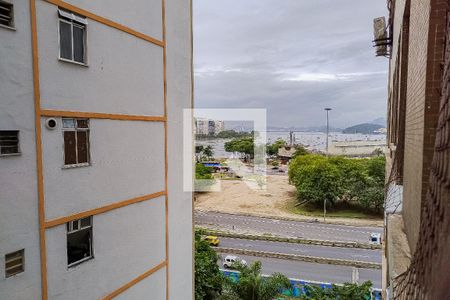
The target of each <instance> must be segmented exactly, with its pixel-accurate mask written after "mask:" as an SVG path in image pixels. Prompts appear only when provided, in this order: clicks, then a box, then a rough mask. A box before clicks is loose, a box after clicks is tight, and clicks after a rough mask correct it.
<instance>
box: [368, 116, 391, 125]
mask: <svg viewBox="0 0 450 300" xmlns="http://www.w3.org/2000/svg"><path fill="white" fill-rule="evenodd" d="M369 123H370V124H377V125H383V127H386V124H387V122H386V118H377V119H375V120H373V121H371V122H369Z"/></svg>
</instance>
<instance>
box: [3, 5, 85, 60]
mask: <svg viewBox="0 0 450 300" xmlns="http://www.w3.org/2000/svg"><path fill="white" fill-rule="evenodd" d="M0 1H1V0H0ZM61 11H63V12H65V13H67V14H72V15H74V16H75V14H74V13H72V12H70V11H64V10H61V9H58V24H57V28H58V60H60V61H63V62H68V63H73V64H76V65H80V66H84V67H88V66H89V65H88V55H87V51H88V47H87V40H88V38H87V35H88V32H87V21H86V23H85V24H83V23H81V22H77V21H76V20H75V19H72V18H69V17H66V16H63V15H61V13H60V12H61ZM77 17H78V18H81V19H85V20H86V17H84V16H78V15H77ZM60 22H64V23H66V24H69V25H70V39H71V42H72V49H71V54H72V59H68V58H65V57H61V30H60ZM74 26H76V27H79V28H83V29H84V30H83V62H79V61H76V60H75V53H74V39H73V27H74Z"/></svg>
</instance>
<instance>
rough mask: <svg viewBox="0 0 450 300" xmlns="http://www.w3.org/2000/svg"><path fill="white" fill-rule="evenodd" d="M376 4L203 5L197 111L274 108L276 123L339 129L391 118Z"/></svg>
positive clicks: (201, 1) (380, 9) (198, 24)
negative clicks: (375, 27)
mask: <svg viewBox="0 0 450 300" xmlns="http://www.w3.org/2000/svg"><path fill="white" fill-rule="evenodd" d="M383 14H385V1H382V0H380V1H373V0H338V1H337V0H277V1H275V0H245V1H243V0H227V1H217V0H195V1H194V59H195V84H196V87H195V95H196V106H197V107H200V108H203V107H205V108H220V107H226V108H235V107H245V108H253V107H254V108H261V107H263V108H267V110H268V122H269V125H273V126H310V125H322V124H323V117H324V113H323V108H324V107H325V106H331V107H333V109H334V110H333V112H332V117H331V120H332V122H334V126H340V127H344V126H347V125H352V124H355V123H358V122H366V121H368V120H371V119H375V118H377V117H381V116H382V117H384V116H385V114H386V112H385V111H386V82H387V60H386V59H384V58H376V57H374V50H373V48H372V47H371V40H372V19H373V18H374V17H377V16H380V15H383Z"/></svg>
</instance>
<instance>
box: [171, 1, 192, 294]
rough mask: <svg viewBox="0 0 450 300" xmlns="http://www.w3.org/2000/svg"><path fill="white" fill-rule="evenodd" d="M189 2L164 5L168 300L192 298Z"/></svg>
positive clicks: (190, 39)
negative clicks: (187, 161) (187, 157)
mask: <svg viewBox="0 0 450 300" xmlns="http://www.w3.org/2000/svg"><path fill="white" fill-rule="evenodd" d="M190 2H191V1H176V0H167V1H166V8H167V10H166V13H167V17H166V27H167V99H168V103H167V104H168V105H167V108H168V142H169V259H170V262H169V276H170V279H169V282H170V291H169V293H170V294H169V296H170V299H174V300H175V299H192V298H193V256H192V255H193V254H192V249H193V244H192V243H193V241H192V235H193V227H192V194H191V193H189V192H184V191H183V173H182V172H183V168H182V166H183V163H182V155H181V151H182V149H183V136H182V132H183V130H182V128H183V127H182V126H183V108H191V93H192V90H191V72H192V65H191V64H190V59H191V54H192V51H191V42H192V36H191V31H190V21H191V14H190Z"/></svg>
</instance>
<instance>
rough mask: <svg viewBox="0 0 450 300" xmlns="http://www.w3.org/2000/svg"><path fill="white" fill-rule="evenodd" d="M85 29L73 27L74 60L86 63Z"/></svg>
mask: <svg viewBox="0 0 450 300" xmlns="http://www.w3.org/2000/svg"><path fill="white" fill-rule="evenodd" d="M84 30H85V29H84V27H80V26H77V25H74V26H73V60H74V61H77V62H81V63H84V62H85V60H84Z"/></svg>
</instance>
